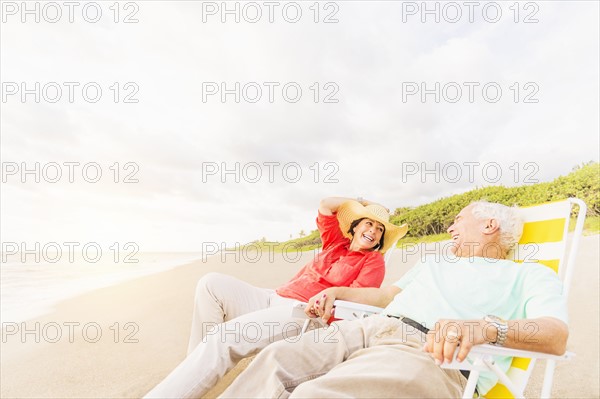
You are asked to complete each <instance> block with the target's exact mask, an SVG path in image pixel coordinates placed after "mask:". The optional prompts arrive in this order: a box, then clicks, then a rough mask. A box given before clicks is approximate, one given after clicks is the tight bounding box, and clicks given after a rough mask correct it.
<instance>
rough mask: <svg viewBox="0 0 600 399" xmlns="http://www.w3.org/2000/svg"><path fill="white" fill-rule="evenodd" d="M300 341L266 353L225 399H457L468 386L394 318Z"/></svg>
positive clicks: (339, 326) (345, 325) (342, 325)
mask: <svg viewBox="0 0 600 399" xmlns="http://www.w3.org/2000/svg"><path fill="white" fill-rule="evenodd" d="M299 338H300V339H299V340H298V341H297V342H292V340H285V341H281V342H278V343H274V344H273V345H269V346H268V347H267V348H265V349H264V350H263V351H262V352H261V353H260V354H259V355H258V356H257V357H256V358H255V359H254V361H253V362H252V363H251V364H250V366H249V367H248V368H247V369H246V370H245V371H244V372H243V373H242V374H240V375H239V376H238V378H237V379H236V380H235V381H234V382H233V384H231V385H230V386H229V388H228V389H227V390H226V391H225V392H224V393H223V395H222V397H227V398H241V397H246V398H248V397H254V398H287V397H299V398H342V397H344V398H423V397H435V398H447V397H452V398H455V397H460V396H461V395H462V390H463V388H464V385H465V384H466V379H465V378H464V377H463V376H462V374H460V372H459V371H458V370H445V369H442V368H440V367H438V366H436V365H435V363H434V361H433V359H432V358H431V357H430V356H429V354H427V353H425V352H423V351H422V347H423V344H424V343H425V335H424V334H423V333H422V332H420V331H418V330H416V329H414V328H413V327H411V326H408V325H407V324H404V323H402V322H401V321H399V320H397V319H394V318H387V317H383V316H373V317H369V318H366V319H361V320H356V321H349V322H348V321H343V322H338V323H334V324H333V325H332V326H330V327H329V328H328V329H318V330H313V331H311V332H309V333H307V334H304V335H303V336H302V337H299Z"/></svg>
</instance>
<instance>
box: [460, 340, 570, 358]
mask: <svg viewBox="0 0 600 399" xmlns="http://www.w3.org/2000/svg"><path fill="white" fill-rule="evenodd" d="M470 353H472V354H482V355H490V356H512V357H526V358H531V359H552V360H569V359H571V358H572V357H574V356H575V354H574V353H573V352H568V351H567V352H565V353H563V354H562V355H551V354H549V353H543V352H533V351H526V350H522V349H512V348H504V347H501V346H495V345H490V344H483V345H475V346H474V347H473V348H472V349H471V352H470Z"/></svg>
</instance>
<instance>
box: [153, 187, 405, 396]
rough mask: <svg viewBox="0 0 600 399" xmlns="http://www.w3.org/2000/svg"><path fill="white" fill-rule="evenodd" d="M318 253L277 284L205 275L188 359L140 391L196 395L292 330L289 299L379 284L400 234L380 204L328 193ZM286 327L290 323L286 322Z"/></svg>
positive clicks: (296, 327) (402, 228)
mask: <svg viewBox="0 0 600 399" xmlns="http://www.w3.org/2000/svg"><path fill="white" fill-rule="evenodd" d="M317 227H318V228H319V232H320V234H321V240H322V241H323V248H322V251H321V252H320V253H319V254H318V255H317V256H316V257H315V258H314V260H312V261H310V262H309V263H308V264H307V265H306V266H304V267H303V268H302V269H301V270H300V271H299V272H298V273H297V274H296V275H295V276H294V277H293V278H292V279H291V280H290V281H289V282H287V283H286V284H284V285H283V286H281V287H279V288H278V289H277V290H275V291H273V290H268V289H264V288H258V287H254V286H252V285H250V284H247V283H245V282H243V281H240V280H238V279H235V278H233V277H229V276H225V275H221V274H218V273H210V274H207V275H206V276H204V277H203V278H202V279H201V280H200V281H199V282H198V286H197V288H196V297H195V310H194V320H193V323H192V333H191V337H190V342H189V346H188V357H187V358H186V359H185V360H184V361H183V362H182V363H181V364H180V365H179V366H177V368H176V369H175V370H174V371H173V372H172V373H171V374H169V376H167V378H166V379H165V380H163V381H162V382H161V383H160V384H159V385H157V386H156V387H155V388H154V389H153V390H152V391H151V392H149V393H148V395H147V397H163V398H164V397H200V396H202V395H204V394H205V393H206V392H207V391H208V390H209V389H210V388H212V387H213V386H214V385H215V384H216V383H217V382H218V380H219V378H220V377H222V376H223V375H224V374H225V373H226V372H227V371H228V370H230V369H231V368H232V367H233V366H234V365H235V364H236V363H237V362H238V361H239V360H241V359H242V358H244V357H247V356H250V355H253V354H255V353H256V352H258V351H260V350H261V349H262V348H264V347H265V346H266V345H268V344H269V343H271V342H274V341H276V340H280V339H283V338H289V337H293V336H295V335H297V334H298V333H299V332H300V331H299V330H300V328H299V327H300V325H301V322H302V320H298V319H295V318H293V317H292V314H291V313H292V312H291V305H292V304H293V303H294V302H296V301H302V302H307V301H308V300H309V299H310V298H311V297H312V296H314V295H316V294H317V293H319V292H321V291H323V290H324V289H326V288H329V287H335V286H346V287H379V286H380V285H381V282H382V281H383V277H384V274H385V265H384V262H383V256H382V254H383V253H385V251H386V250H387V249H388V248H389V247H390V246H391V245H392V244H393V243H395V242H396V240H398V239H399V238H401V237H403V236H404V235H405V234H406V231H407V227H406V225H403V226H396V225H394V224H392V223H390V222H389V213H388V211H387V210H386V209H385V208H384V207H383V206H381V205H379V204H376V203H373V202H371V201H366V200H362V199H360V198H359V199H358V201H355V200H351V199H348V198H340V197H331V198H325V199H323V200H322V201H321V203H320V205H319V213H318V216H317ZM290 327H292V328H290Z"/></svg>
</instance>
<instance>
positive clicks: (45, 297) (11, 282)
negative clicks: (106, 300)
mask: <svg viewBox="0 0 600 399" xmlns="http://www.w3.org/2000/svg"><path fill="white" fill-rule="evenodd" d="M29 258H30V259H29ZM29 258H26V259H25V260H26V262H22V261H21V259H19V258H18V257H17V256H14V257H10V258H7V259H5V260H6V261H5V262H3V263H1V264H0V322H2V323H4V322H21V321H25V320H28V319H31V318H34V317H37V316H40V315H43V314H46V313H49V312H51V311H52V310H53V308H54V306H55V305H56V304H57V303H58V302H60V301H63V300H65V299H68V298H72V297H74V296H77V295H79V294H83V293H85V292H88V291H92V290H94V289H98V288H102V287H107V286H110V285H115V284H117V283H120V282H123V281H127V280H132V279H135V278H137V277H141V276H145V275H148V274H153V273H158V272H162V271H165V270H169V269H172V268H174V267H176V266H180V265H184V264H186V263H189V262H192V261H194V260H199V259H201V258H202V254H201V253H199V252H196V253H193V252H185V253H138V254H136V255H135V259H137V260H138V262H137V263H129V262H127V263H126V262H124V261H123V260H122V259H120V261H119V262H114V259H111V260H110V261H109V260H104V259H101V260H100V261H99V262H97V263H90V262H86V261H85V260H84V259H77V258H75V259H72V261H70V260H69V259H68V258H67V257H64V258H65V259H63V258H61V259H60V260H59V261H58V262H56V263H49V262H44V261H41V262H39V263H38V262H35V259H34V258H33V257H32V256H31V257H29Z"/></svg>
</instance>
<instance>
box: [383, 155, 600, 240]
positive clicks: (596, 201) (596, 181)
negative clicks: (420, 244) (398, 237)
mask: <svg viewBox="0 0 600 399" xmlns="http://www.w3.org/2000/svg"><path fill="white" fill-rule="evenodd" d="M599 193H600V164H599V163H597V162H589V163H587V164H583V165H582V166H576V167H575V168H574V169H573V171H572V172H571V173H569V174H568V175H567V176H561V177H558V178H557V179H555V180H553V181H552V182H548V183H538V184H533V185H527V186H520V187H503V186H494V187H483V188H478V189H475V190H471V191H468V192H466V193H462V194H457V195H453V196H451V197H447V198H442V199H439V200H437V201H434V202H431V203H429V204H425V205H420V206H417V207H415V208H398V209H396V211H395V212H394V215H393V216H392V218H391V221H392V222H393V223H394V224H402V223H408V226H409V229H408V234H407V236H409V237H421V236H426V235H433V234H440V233H445V232H446V229H447V228H448V226H449V225H450V224H451V223H452V220H453V219H454V216H456V214H457V213H458V212H460V210H461V209H462V208H464V207H465V206H467V205H468V204H469V203H471V202H473V201H478V200H486V201H489V202H498V203H501V204H504V205H508V206H512V205H517V206H527V205H536V204H541V203H544V202H549V201H558V200H562V199H565V198H569V197H577V198H579V199H581V200H583V201H584V202H585V203H586V204H587V206H588V212H587V215H588V216H598V215H600V198H599Z"/></svg>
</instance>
